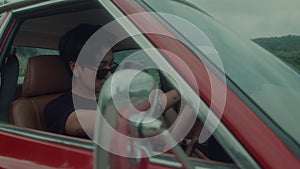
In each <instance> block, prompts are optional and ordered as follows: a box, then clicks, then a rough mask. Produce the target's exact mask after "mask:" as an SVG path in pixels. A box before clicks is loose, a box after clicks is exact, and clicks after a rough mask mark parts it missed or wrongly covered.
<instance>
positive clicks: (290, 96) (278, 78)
mask: <svg viewBox="0 0 300 169" xmlns="http://www.w3.org/2000/svg"><path fill="white" fill-rule="evenodd" d="M146 2H147V4H148V5H149V6H151V8H153V9H154V10H155V11H157V12H163V13H168V14H173V15H176V16H179V17H181V18H184V19H186V20H188V21H189V22H191V23H193V24H194V25H195V26H196V27H197V28H199V29H200V30H201V31H203V32H204V33H205V35H206V36H207V37H208V38H209V39H210V41H211V42H212V43H213V45H214V47H215V49H216V51H217V52H218V54H219V56H220V59H221V61H222V64H223V67H224V70H225V73H226V75H227V77H229V78H230V79H231V80H232V81H233V82H234V83H235V84H236V85H238V87H239V88H240V89H242V90H243V91H244V92H245V93H246V94H247V95H248V96H249V97H250V98H251V99H253V100H254V101H255V102H256V104H258V105H259V106H260V107H261V108H262V109H263V110H264V111H265V113H267V114H268V116H269V117H271V118H272V120H274V121H276V122H277V124H279V125H280V127H281V128H283V129H284V130H285V131H286V132H287V133H288V134H290V135H291V136H292V137H293V138H294V139H296V140H297V142H300V130H298V129H296V128H295V126H297V124H298V121H299V119H300V113H299V110H300V104H299V103H300V85H299V84H300V76H299V74H298V73H296V72H295V71H294V70H292V69H291V68H290V67H288V66H287V65H286V64H284V63H283V62H282V61H280V60H279V59H278V58H276V57H275V56H273V55H272V54H270V53H268V52H267V51H265V50H264V49H262V48H261V47H259V46H257V45H256V44H254V43H253V42H250V41H248V40H243V39H240V38H239V37H236V36H235V35H234V34H233V33H232V32H231V31H228V30H227V29H225V28H224V27H222V26H220V25H219V24H218V23H216V22H215V21H214V20H213V19H212V18H211V17H209V16H207V15H205V14H203V13H201V12H199V11H197V10H196V9H192V8H190V7H189V6H185V5H183V4H182V3H178V2H176V1H167V2H166V1H163V2H164V3H161V2H159V3H158V2H157V1H154V0H147V1H146ZM165 5H166V6H167V7H166V6H165ZM182 11H189V12H188V13H184V12H182ZM173 26H174V25H173ZM174 27H175V28H176V29H177V30H178V32H180V33H182V34H185V33H184V32H187V30H186V29H183V28H184V26H180V25H176V26H174ZM187 34H188V33H187ZM179 38H180V37H179ZM187 39H188V40H189V41H190V42H191V43H185V44H186V45H187V46H194V47H195V46H196V48H197V44H198V43H199V39H197V38H193V36H190V37H187ZM191 49H193V48H192V47H191ZM197 50H199V51H202V52H203V53H204V54H206V53H205V49H203V48H201V47H199V46H198V49H197ZM195 53H197V51H195ZM199 57H200V56H199ZM206 57H208V59H210V58H209V57H210V56H209V55H207V54H206ZM200 59H201V58H200Z"/></svg>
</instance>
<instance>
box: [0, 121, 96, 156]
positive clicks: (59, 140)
mask: <svg viewBox="0 0 300 169" xmlns="http://www.w3.org/2000/svg"><path fill="white" fill-rule="evenodd" d="M0 131H2V132H5V133H10V134H13V135H18V136H22V137H26V138H29V139H36V140H40V141H45V142H51V143H56V144H60V145H65V146H72V147H76V148H83V149H87V150H93V149H94V148H95V146H94V144H93V142H91V143H89V142H88V140H87V141H86V142H85V141H83V140H79V139H78V140H76V138H75V137H74V139H73V138H71V137H70V138H69V136H63V135H62V136H63V137H65V138H63V137H60V136H59V135H58V134H57V136H56V135H50V134H47V133H46V132H45V133H42V132H44V131H42V132H41V133H39V131H36V132H35V131H34V130H31V129H27V130H26V129H23V128H19V127H16V126H12V125H8V124H1V123H0ZM67 137H68V138H67Z"/></svg>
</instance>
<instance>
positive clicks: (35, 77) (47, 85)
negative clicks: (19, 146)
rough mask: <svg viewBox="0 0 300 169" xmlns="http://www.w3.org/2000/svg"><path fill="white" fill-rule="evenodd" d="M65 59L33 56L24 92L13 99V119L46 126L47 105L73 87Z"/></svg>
mask: <svg viewBox="0 0 300 169" xmlns="http://www.w3.org/2000/svg"><path fill="white" fill-rule="evenodd" d="M71 81H72V80H71V77H70V75H69V74H68V72H67V70H66V69H65V65H64V63H63V60H62V59H61V58H60V57H58V56H55V55H40V56H34V57H31V58H30V59H29V61H28V67H27V70H26V73H25V79H24V84H23V86H22V96H21V97H20V98H18V99H17V100H15V101H14V102H13V103H12V106H11V110H10V114H9V116H10V122H11V124H14V125H16V126H19V127H26V128H32V129H37V130H45V120H44V115H43V111H44V108H45V106H46V105H47V104H48V103H49V102H50V101H52V100H53V99H55V98H57V97H58V96H60V95H61V94H63V93H64V92H66V91H68V90H70V89H71V87H72V85H71V84H72V83H71Z"/></svg>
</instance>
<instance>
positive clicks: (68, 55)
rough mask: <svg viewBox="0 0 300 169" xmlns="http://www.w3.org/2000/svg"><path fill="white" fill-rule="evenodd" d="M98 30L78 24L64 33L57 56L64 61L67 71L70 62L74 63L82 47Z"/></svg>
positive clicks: (96, 27)
mask: <svg viewBox="0 0 300 169" xmlns="http://www.w3.org/2000/svg"><path fill="white" fill-rule="evenodd" d="M99 28H100V26H98V25H90V24H80V25H78V26H76V27H75V28H73V29H71V30H70V31H68V32H66V33H65V34H64V35H63V36H62V37H61V39H60V41H59V45H58V49H59V55H60V56H61V57H62V58H63V59H64V62H65V64H66V68H67V70H68V71H69V72H70V73H71V75H72V71H71V69H70V67H69V62H70V61H76V60H77V57H78V55H79V52H80V51H81V49H82V47H83V45H84V44H85V43H86V41H87V40H88V39H89V38H90V37H91V36H92V35H93V34H94V33H95V32H96V31H97V30H98V29H99Z"/></svg>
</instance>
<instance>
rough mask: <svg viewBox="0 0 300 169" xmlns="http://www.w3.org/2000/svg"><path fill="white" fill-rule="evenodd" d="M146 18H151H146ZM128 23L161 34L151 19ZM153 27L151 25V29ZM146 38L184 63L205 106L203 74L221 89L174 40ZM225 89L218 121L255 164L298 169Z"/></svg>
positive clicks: (129, 9)
mask: <svg viewBox="0 0 300 169" xmlns="http://www.w3.org/2000/svg"><path fill="white" fill-rule="evenodd" d="M114 2H115V3H116V4H117V5H118V6H119V7H120V8H121V10H122V11H123V12H124V13H125V14H126V15H130V14H134V13H140V12H147V11H146V10H145V9H144V8H143V7H141V6H140V5H139V4H138V3H136V2H135V1H122V0H114ZM149 17H150V18H153V17H151V16H150V15H149ZM132 21H133V22H134V23H135V24H136V25H137V26H138V27H139V28H140V29H141V30H142V31H144V32H147V29H149V28H153V29H158V30H165V27H164V26H162V25H161V24H160V23H158V21H157V20H155V19H154V18H153V20H151V22H149V18H147V20H143V19H135V20H132ZM145 21H147V22H145ZM153 25H155V27H154V26H153ZM146 36H147V37H148V38H149V39H150V40H151V41H152V43H153V44H154V45H155V46H156V47H157V48H159V49H164V50H166V51H171V52H172V53H174V54H176V55H177V56H178V57H180V58H181V59H182V60H183V61H185V63H186V64H187V65H188V66H189V68H190V69H191V70H192V71H193V73H194V77H195V78H196V81H197V84H198V86H199V93H200V95H201V97H203V98H204V100H205V101H206V103H207V104H208V105H210V104H209V103H211V102H212V100H211V99H212V96H211V94H210V92H209V91H210V90H208V89H210V83H209V82H210V79H209V78H208V76H207V75H206V74H209V75H210V78H213V79H214V80H215V81H214V82H216V83H217V84H214V85H215V86H222V85H225V84H224V83H223V82H222V81H221V80H217V79H218V77H216V75H214V74H213V73H212V72H211V71H209V70H207V69H205V67H204V65H203V63H202V62H201V61H200V60H199V59H198V58H197V57H196V56H194V54H193V53H192V52H191V51H190V50H188V49H187V48H186V47H185V46H184V45H183V44H182V43H180V42H179V41H178V40H175V39H172V38H165V37H164V38H161V36H158V35H153V34H146ZM170 44H171V45H170ZM164 56H165V57H166V59H168V60H169V62H170V63H171V64H173V66H174V67H175V68H176V70H177V71H178V72H179V73H180V74H181V75H182V76H183V77H184V78H186V77H191V75H189V74H186V71H185V70H184V69H182V67H181V66H180V65H178V64H177V63H176V61H174V59H173V57H172V56H170V55H169V54H168V53H164ZM187 56H189V57H187ZM191 56H193V57H191ZM186 80H187V81H188V82H190V84H193V83H191V82H192V81H191V80H190V79H188V78H186ZM192 87H193V88H194V89H195V90H198V89H197V88H195V86H192ZM226 88H227V97H226V105H225V109H224V114H223V116H222V121H223V122H224V123H225V125H226V126H227V127H228V128H229V129H230V130H231V131H232V132H233V133H234V135H235V136H236V137H237V138H238V140H240V141H241V143H242V144H243V145H244V147H245V148H246V149H247V150H248V151H249V152H250V153H251V154H252V156H253V157H254V158H255V159H256V160H257V161H258V162H259V164H260V165H261V166H262V167H263V168H272V169H281V168H299V167H300V161H299V159H298V158H297V157H296V156H295V155H294V154H293V153H292V152H291V151H290V150H289V149H288V147H287V146H286V145H285V144H284V143H283V142H282V140H280V138H278V136H277V135H276V134H275V133H274V132H273V131H272V130H271V129H270V128H269V127H268V126H266V124H264V123H263V122H262V121H261V120H260V119H259V117H257V115H256V114H255V113H254V112H253V111H252V110H251V109H250V108H249V107H248V106H247V105H246V104H245V103H244V102H243V101H242V100H241V99H240V98H239V97H238V96H237V95H236V94H235V93H234V92H233V91H232V90H231V89H229V88H228V87H226ZM211 108H212V110H213V111H214V112H215V113H217V114H218V115H221V114H222V112H220V110H219V109H216V107H215V105H214V104H212V105H211Z"/></svg>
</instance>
